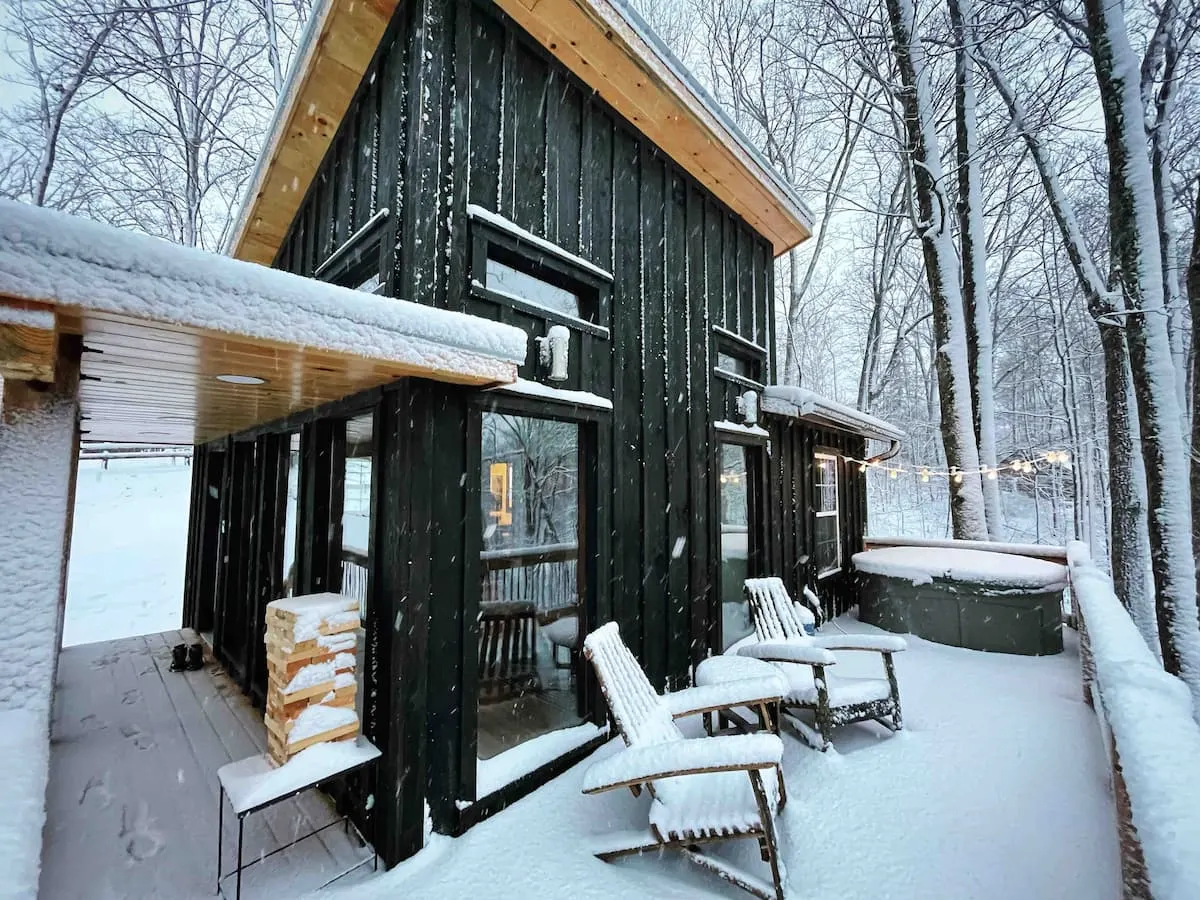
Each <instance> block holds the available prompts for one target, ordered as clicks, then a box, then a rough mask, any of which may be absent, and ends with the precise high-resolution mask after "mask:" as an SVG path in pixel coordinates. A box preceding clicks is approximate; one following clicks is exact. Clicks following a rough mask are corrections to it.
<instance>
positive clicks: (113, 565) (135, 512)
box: [63, 459, 192, 646]
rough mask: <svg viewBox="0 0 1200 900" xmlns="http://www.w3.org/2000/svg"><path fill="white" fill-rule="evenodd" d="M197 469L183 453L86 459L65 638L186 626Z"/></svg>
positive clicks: (103, 637)
mask: <svg viewBox="0 0 1200 900" xmlns="http://www.w3.org/2000/svg"><path fill="white" fill-rule="evenodd" d="M191 477H192V469H191V467H190V466H189V465H187V464H186V463H185V462H184V461H183V460H179V459H176V460H170V459H155V460H139V459H134V460H126V459H116V460H111V461H110V462H109V464H108V468H107V469H104V468H103V467H102V466H101V464H100V463H99V462H98V461H81V462H80V464H79V479H78V482H77V485H76V493H75V530H74V534H73V536H72V540H71V563H70V570H69V575H68V581H67V615H66V622H65V624H64V629H63V645H64V646H71V645H73V644H87V643H91V642H93V641H107V640H112V639H114V638H120V637H128V636H129V635H134V634H150V633H153V632H158V631H166V630H168V629H174V628H178V627H179V625H180V619H181V616H182V608H183V568H184V554H185V550H186V546H187V519H188V494H189V491H190V485H191Z"/></svg>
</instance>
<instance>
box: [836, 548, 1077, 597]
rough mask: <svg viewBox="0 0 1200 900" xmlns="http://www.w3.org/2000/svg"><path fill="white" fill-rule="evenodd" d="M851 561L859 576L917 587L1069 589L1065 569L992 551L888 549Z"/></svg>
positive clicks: (868, 552)
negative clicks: (958, 585) (935, 584)
mask: <svg viewBox="0 0 1200 900" xmlns="http://www.w3.org/2000/svg"><path fill="white" fill-rule="evenodd" d="M851 561H852V562H853V564H854V568H855V570H856V571H858V572H865V573H867V574H870V575H884V576H886V577H889V578H903V579H905V580H909V581H912V583H913V584H914V585H916V584H930V583H931V582H932V581H933V579H935V578H940V579H943V580H946V581H964V582H977V583H981V584H987V585H997V586H1001V587H1009V588H1023V589H1026V590H1037V591H1058V590H1062V589H1063V588H1064V587H1066V586H1067V567H1066V566H1064V565H1060V564H1059V563H1052V562H1048V561H1047V560H1044V559H1030V558H1029V557H1027V556H1016V555H1014V554H1012V553H994V552H992V551H990V550H961V549H958V548H948V547H885V548H883V549H881V550H866V551H864V552H862V553H856V554H854V556H853V557H852V560H851Z"/></svg>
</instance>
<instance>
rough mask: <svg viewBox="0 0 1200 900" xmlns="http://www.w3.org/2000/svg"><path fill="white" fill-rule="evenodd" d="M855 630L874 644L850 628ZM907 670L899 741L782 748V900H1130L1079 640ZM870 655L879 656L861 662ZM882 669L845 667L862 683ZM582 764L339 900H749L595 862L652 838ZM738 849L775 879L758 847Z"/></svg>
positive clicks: (960, 656) (915, 662)
mask: <svg viewBox="0 0 1200 900" xmlns="http://www.w3.org/2000/svg"><path fill="white" fill-rule="evenodd" d="M839 622H840V623H841V624H842V625H843V626H844V627H845V628H846V629H847V630H854V631H864V632H868V631H871V630H872V629H869V628H868V627H867V626H863V625H861V624H859V623H857V622H855V621H853V620H847V619H842V620H839ZM909 647H910V649H909V650H908V652H906V653H904V654H901V655H900V656H898V657H897V669H898V670H899V677H900V689H901V698H902V701H903V703H904V712H905V724H906V731H905V732H904V733H902V734H900V735H898V736H894V737H892V736H886V733H885V732H883V731H882V729H878V728H877V727H876V726H874V725H859V726H849V727H846V728H842V729H841V730H840V731H839V732H838V733H837V737H836V738H835V745H836V747H837V752H835V753H830V754H828V755H822V754H819V753H816V752H814V751H812V750H809V749H807V748H805V747H804V746H803V745H801V744H800V743H799V741H798V740H796V739H795V738H794V737H787V738H786V739H785V748H786V749H785V756H784V768H785V773H786V776H787V782H788V793H789V801H788V805H787V807H786V809H785V810H784V812H783V815H782V817H781V822H780V831H781V837H782V841H783V844H784V854H785V859H786V861H787V870H788V874H789V885H788V896H789V897H790V898H796V900H799V898H821V900H838V898H860V897H873V898H894V900H909V898H911V900H925V898H929V897H955V898H973V900H990V898H994V900H1007V898H1011V897H1024V898H1056V900H1071V898H1080V900H1084V898H1086V900H1107V898H1116V897H1118V896H1119V895H1120V892H1121V885H1120V873H1119V870H1118V851H1117V842H1116V825H1115V822H1114V813H1113V806H1112V801H1111V799H1110V796H1109V793H1108V788H1107V780H1106V779H1107V775H1106V767H1105V760H1104V753H1103V750H1102V742H1101V738H1100V735H1099V729H1098V725H1097V723H1096V719H1095V715H1094V714H1093V713H1092V711H1091V710H1090V709H1089V708H1088V707H1087V706H1085V705H1084V703H1083V702H1082V700H1081V699H1080V679H1079V658H1078V655H1077V652H1076V642H1075V640H1074V639H1073V636H1072V637H1070V638H1068V648H1067V651H1066V652H1065V653H1063V654H1061V655H1059V656H1055V657H1045V658H1031V657H1019V656H1007V655H1002V654H987V653H978V652H974V651H970V650H960V649H956V648H950V647H942V646H939V645H937V644H932V643H929V642H927V641H922V640H920V639H917V638H912V639H910V641H909ZM862 656H870V654H862ZM874 666H878V660H877V659H872V660H861V661H860V660H855V659H854V658H853V656H852V655H851V654H847V653H841V654H839V663H838V667H839V668H844V669H846V670H849V674H863V673H864V671H866V672H869V671H871V670H872V668H873V667H874ZM614 749H615V747H614V745H613V744H611V743H610V744H609V745H608V746H607V747H605V748H604V749H602V750H600V751H599V752H598V753H597V754H596V755H595V756H594V757H593V759H592V760H585V761H584V762H583V763H581V764H580V765H579V766H576V767H575V768H574V769H572V770H570V771H569V772H567V773H566V774H565V775H563V776H561V777H560V778H558V779H556V780H555V781H553V782H551V783H550V784H549V785H547V786H546V787H544V788H542V789H541V790H539V791H537V792H535V793H534V794H532V795H531V796H529V797H527V798H525V799H524V800H522V801H520V802H519V803H517V804H515V805H514V806H513V807H511V808H509V809H508V810H506V811H504V812H503V813H500V814H499V815H497V816H495V817H493V818H491V819H489V820H488V821H486V822H483V823H481V824H480V825H478V826H476V827H475V828H473V829H471V830H470V831H468V832H467V833H466V834H465V835H463V836H462V837H460V838H457V839H451V838H446V837H442V836H434V837H433V839H432V841H431V843H430V845H429V846H428V847H427V848H426V849H425V850H424V851H422V852H421V853H420V854H418V855H417V856H416V857H414V858H413V859H412V860H409V861H408V862H406V863H403V864H402V865H400V866H398V867H397V868H395V869H393V870H392V871H391V872H388V873H384V874H381V875H379V876H377V877H375V878H374V879H373V880H371V881H369V882H367V883H364V884H359V885H356V886H354V887H353V888H352V889H347V890H344V891H341V892H325V893H322V894H321V896H322V897H326V898H329V900H385V898H392V897H399V896H402V897H405V898H411V900H419V898H439V900H440V898H446V897H471V896H475V897H488V898H497V900H501V898H520V900H524V898H527V897H529V896H531V895H537V896H562V895H565V894H566V893H567V892H569V893H570V895H571V896H573V897H576V898H590V897H595V898H598V900H599V898H604V900H612V898H621V897H629V898H643V897H661V898H684V897H692V898H694V897H729V898H734V897H745V896H747V895H745V894H744V893H742V892H740V891H738V890H737V889H735V888H732V887H729V886H727V885H725V884H724V883H723V882H721V881H719V880H718V879H717V878H716V877H715V876H710V875H708V874H706V873H703V872H701V871H699V870H696V869H695V868H693V867H691V866H690V864H688V863H686V862H684V861H682V860H680V859H678V858H676V857H674V856H672V855H670V854H667V855H665V856H662V857H659V856H657V855H649V856H647V857H646V858H643V859H631V860H623V861H620V862H616V863H602V862H599V861H598V860H596V859H595V858H594V857H592V856H591V855H590V853H589V852H588V849H587V848H588V845H589V842H590V841H591V840H592V839H593V838H594V837H600V836H603V835H606V834H608V833H610V832H612V831H615V830H624V829H631V828H633V829H636V828H640V829H644V828H645V827H646V822H647V820H646V807H647V804H648V803H649V799H648V797H647V796H646V795H644V794H643V796H642V797H641V798H634V797H632V796H631V795H630V794H629V793H628V792H627V791H614V792H611V793H608V794H602V795H598V796H591V797H585V796H583V795H582V794H581V793H580V786H581V784H582V782H583V773H584V771H585V770H586V768H587V767H588V766H589V765H590V764H591V763H592V761H593V760H595V759H600V758H603V757H604V755H606V754H609V753H612V752H614ZM745 843H746V844H747V846H745V847H743V848H741V849H738V848H730V849H729V850H728V851H722V852H728V853H730V854H731V856H732V857H733V858H734V859H735V860H736V861H737V862H738V863H739V864H740V865H742V866H744V867H745V868H747V869H749V870H750V871H752V872H758V873H765V867H762V864H761V863H760V862H758V861H757V858H758V856H757V852H756V849H755V848H754V847H752V846H750V845H749V842H745Z"/></svg>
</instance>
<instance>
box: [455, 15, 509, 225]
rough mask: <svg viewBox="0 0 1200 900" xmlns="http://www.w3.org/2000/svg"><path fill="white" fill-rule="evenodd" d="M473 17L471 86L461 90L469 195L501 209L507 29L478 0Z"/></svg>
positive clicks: (487, 205)
mask: <svg viewBox="0 0 1200 900" xmlns="http://www.w3.org/2000/svg"><path fill="white" fill-rule="evenodd" d="M465 14H466V15H468V16H469V17H470V25H469V27H470V42H469V47H470V57H469V58H470V73H469V80H468V84H467V87H468V90H467V92H466V93H465V94H463V93H461V92H460V94H459V98H460V102H463V103H466V104H468V106H469V113H468V116H467V122H468V128H467V142H468V144H467V146H468V147H469V154H468V158H467V173H468V179H469V183H470V187H469V188H468V191H467V199H468V201H469V202H471V203H478V204H479V205H480V206H483V207H484V208H485V209H492V210H499V209H500V206H501V205H500V134H501V128H502V125H503V120H502V117H501V111H500V106H501V92H500V91H498V90H496V89H495V87H496V85H499V84H500V83H501V79H502V78H503V77H504V74H503V73H504V46H505V45H504V30H503V28H502V26H501V25H500V23H499V22H498V21H496V19H495V18H494V17H492V16H490V15H488V14H487V13H486V12H484V11H483V10H482V9H480V8H479V7H478V6H476V5H475V4H469V6H468V8H467V10H466V11H465Z"/></svg>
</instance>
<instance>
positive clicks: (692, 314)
mask: <svg viewBox="0 0 1200 900" xmlns="http://www.w3.org/2000/svg"><path fill="white" fill-rule="evenodd" d="M705 206H706V204H705V200H704V195H703V194H702V193H701V191H700V190H699V189H698V188H697V187H695V186H694V185H690V186H689V187H688V191H687V212H686V215H687V222H686V228H685V232H686V235H687V298H688V317H687V325H688V329H687V336H686V339H687V354H688V370H689V377H688V384H687V390H688V403H687V419H688V424H687V428H688V454H687V455H688V494H689V496H690V500H691V507H690V515H689V518H688V521H689V523H690V528H689V534H688V545H687V553H686V557H687V559H688V594H687V597H688V606H689V610H688V612H689V617H690V624H689V642H688V651H689V657H690V662H691V663H692V664H693V665H695V664H696V663H698V662H699V661H700V660H702V659H704V658H705V657H706V656H707V655H708V650H709V646H710V644H709V626H710V621H709V614H708V613H709V597H708V591H709V583H710V572H711V566H710V560H711V556H710V554H709V543H710V535H709V528H710V521H711V519H710V509H709V473H710V471H711V470H712V465H713V462H712V452H711V449H710V447H709V445H708V434H709V425H708V422H709V410H708V387H709V377H710V375H709V371H708V369H709V367H708V344H709V331H708V316H707V310H708V296H707V293H706V284H705V271H706V267H707V264H708V259H707V249H708V247H707V244H706V242H705V236H706V234H707V231H706V230H705Z"/></svg>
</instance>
